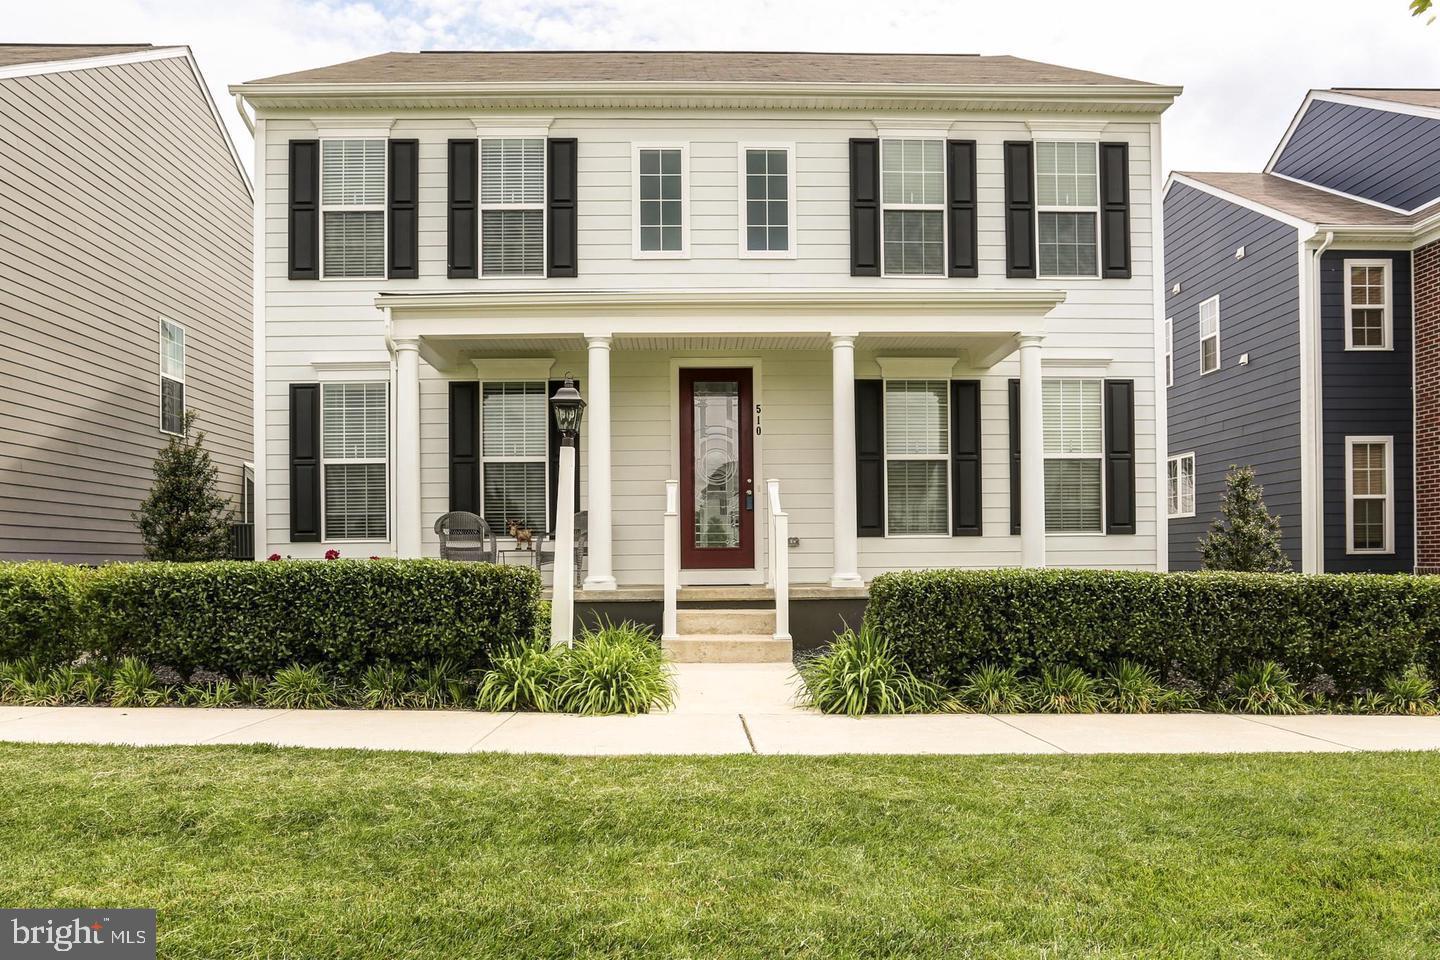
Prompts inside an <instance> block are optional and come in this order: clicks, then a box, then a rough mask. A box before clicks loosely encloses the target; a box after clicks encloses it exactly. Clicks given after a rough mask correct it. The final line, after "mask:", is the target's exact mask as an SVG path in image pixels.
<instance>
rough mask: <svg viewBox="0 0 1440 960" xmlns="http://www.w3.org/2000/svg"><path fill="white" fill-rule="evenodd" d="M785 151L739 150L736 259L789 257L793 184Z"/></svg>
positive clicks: (792, 244) (792, 247)
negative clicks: (738, 227)
mask: <svg viewBox="0 0 1440 960" xmlns="http://www.w3.org/2000/svg"><path fill="white" fill-rule="evenodd" d="M792 154H793V151H792V150H791V149H790V148H789V147H742V148H741V150H740V169H741V175H740V176H741V191H742V192H741V197H742V198H743V199H742V200H741V201H740V218H741V220H740V223H741V227H740V255H741V256H743V257H791V256H794V255H795V231H794V224H793V222H792V221H793V219H794V218H793V217H792V215H791V208H792V206H793V199H792V198H793V196H794V194H793V190H794V184H795V177H794V170H793V169H792V166H793V165H792V163H791V156H792Z"/></svg>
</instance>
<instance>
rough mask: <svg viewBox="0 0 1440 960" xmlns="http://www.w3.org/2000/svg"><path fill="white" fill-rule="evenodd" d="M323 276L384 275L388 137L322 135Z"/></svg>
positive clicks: (321, 224) (366, 276)
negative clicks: (346, 138)
mask: <svg viewBox="0 0 1440 960" xmlns="http://www.w3.org/2000/svg"><path fill="white" fill-rule="evenodd" d="M320 214H321V215H320V249H321V251H322V256H321V264H322V270H323V276H325V277H330V278H335V277H358V278H366V279H371V278H373V279H380V278H383V277H384V276H385V141H384V140H322V141H320Z"/></svg>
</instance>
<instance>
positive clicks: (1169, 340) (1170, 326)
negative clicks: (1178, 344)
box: [1165, 317, 1175, 389]
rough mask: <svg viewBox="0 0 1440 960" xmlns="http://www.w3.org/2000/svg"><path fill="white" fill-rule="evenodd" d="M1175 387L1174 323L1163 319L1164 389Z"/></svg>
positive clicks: (1167, 318) (1168, 319)
mask: <svg viewBox="0 0 1440 960" xmlns="http://www.w3.org/2000/svg"><path fill="white" fill-rule="evenodd" d="M1173 386H1175V321H1174V320H1173V319H1171V318H1169V317H1166V318H1165V387H1166V388H1167V389H1168V388H1170V387H1173Z"/></svg>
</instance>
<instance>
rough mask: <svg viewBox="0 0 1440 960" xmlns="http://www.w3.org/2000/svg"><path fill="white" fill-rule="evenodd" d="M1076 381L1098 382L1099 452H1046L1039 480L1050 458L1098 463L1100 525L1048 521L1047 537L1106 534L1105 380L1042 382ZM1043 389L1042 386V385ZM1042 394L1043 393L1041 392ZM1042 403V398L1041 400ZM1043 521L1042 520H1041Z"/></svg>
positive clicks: (1046, 379)
mask: <svg viewBox="0 0 1440 960" xmlns="http://www.w3.org/2000/svg"><path fill="white" fill-rule="evenodd" d="M1072 380H1073V381H1078V382H1090V383H1098V384H1100V437H1101V439H1100V452H1099V453H1046V454H1045V456H1044V457H1043V462H1042V465H1041V473H1040V477H1041V480H1042V481H1043V480H1044V477H1045V473H1044V463H1046V462H1049V461H1051V460H1094V461H1096V462H1097V463H1099V464H1100V525H1099V526H1098V527H1096V528H1094V529H1092V530H1051V529H1050V526H1049V524H1048V523H1046V526H1045V535H1046V536H1047V537H1095V536H1101V537H1103V536H1108V535H1109V534H1108V533H1107V532H1106V531H1107V529H1108V527H1109V523H1110V518H1109V516H1107V515H1106V512H1105V501H1106V499H1107V498H1106V496H1105V494H1106V487H1107V485H1106V482H1105V439H1104V437H1105V380H1104V378H1102V377H1045V378H1044V380H1043V381H1042V383H1044V382H1049V381H1055V382H1057V383H1058V382H1060V381H1072ZM1042 390H1043V386H1042ZM1042 396H1043V394H1042ZM1042 403H1043V400H1042ZM1040 416H1041V418H1042V420H1041V426H1042V429H1043V426H1044V420H1043V418H1044V416H1045V413H1044V410H1041V413H1040ZM1042 522H1043V521H1042Z"/></svg>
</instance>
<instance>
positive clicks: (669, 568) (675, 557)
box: [660, 480, 680, 640]
mask: <svg viewBox="0 0 1440 960" xmlns="http://www.w3.org/2000/svg"><path fill="white" fill-rule="evenodd" d="M664 535H665V547H664V563H665V572H664V577H665V584H664V590H665V612H664V614H663V616H662V619H661V621H660V636H661V639H663V640H673V639H675V638H676V637H677V636H679V634H678V633H677V632H676V628H675V597H676V594H678V593H679V592H680V481H679V480H666V481H665V534H664Z"/></svg>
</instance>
